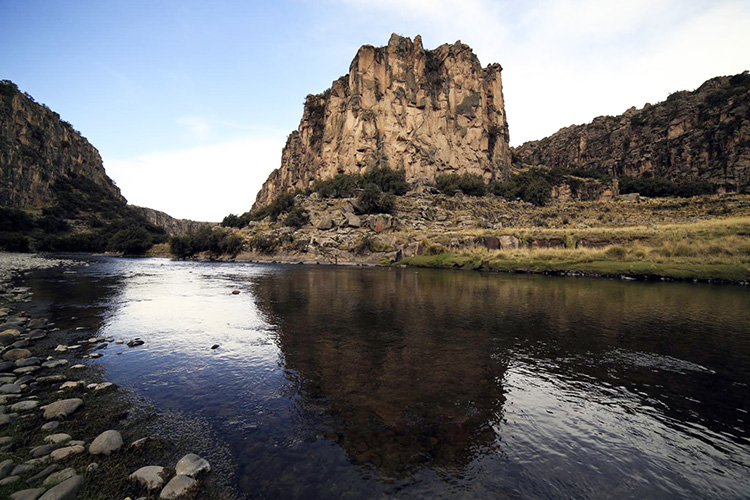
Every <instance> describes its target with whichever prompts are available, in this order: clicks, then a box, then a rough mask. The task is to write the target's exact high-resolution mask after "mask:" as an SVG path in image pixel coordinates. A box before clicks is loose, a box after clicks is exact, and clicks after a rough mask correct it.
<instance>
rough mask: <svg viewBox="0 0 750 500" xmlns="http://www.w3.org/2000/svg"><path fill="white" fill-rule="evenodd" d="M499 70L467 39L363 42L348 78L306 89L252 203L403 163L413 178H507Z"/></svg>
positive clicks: (426, 180)
mask: <svg viewBox="0 0 750 500" xmlns="http://www.w3.org/2000/svg"><path fill="white" fill-rule="evenodd" d="M501 71H502V68H501V67H500V65H499V64H492V65H489V66H487V67H486V68H482V66H481V65H480V63H479V59H477V57H476V56H475V55H474V53H473V52H472V50H471V48H469V47H468V46H467V45H464V44H462V43H461V42H456V43H455V44H453V45H449V44H445V45H441V46H440V47H438V48H436V49H434V50H425V49H424V48H423V47H422V39H421V37H419V36H417V37H416V38H415V39H414V41H412V40H411V39H409V38H405V37H401V36H398V35H395V34H394V35H392V36H391V39H390V40H389V42H388V45H387V46H386V47H377V48H376V47H372V46H370V45H365V46H363V47H362V48H360V49H359V52H358V53H357V55H356V57H355V58H354V60H353V61H352V63H351V65H350V67H349V74H348V75H347V76H343V77H341V78H339V79H338V80H336V81H335V82H333V85H332V87H331V88H330V89H328V90H326V91H325V92H323V93H322V94H318V95H308V96H307V99H306V101H305V109H304V113H303V116H302V120H301V122H300V125H299V128H298V129H297V130H296V131H294V132H292V133H291V134H290V135H289V138H288V139H287V143H286V146H285V147H284V150H283V152H282V159H281V167H280V168H278V169H277V170H274V171H273V172H272V173H271V175H270V176H269V178H268V180H267V181H266V182H265V183H264V185H263V188H262V189H261V191H260V192H259V193H258V197H257V200H256V202H255V207H256V208H257V207H260V206H263V205H266V204H268V203H269V202H270V201H271V200H273V198H274V197H276V196H277V195H278V194H279V193H281V192H284V191H288V190H292V189H304V188H307V187H309V186H311V185H312V183H313V182H314V181H315V180H316V179H326V178H330V177H333V176H335V175H336V174H338V173H349V174H359V173H363V172H364V171H366V169H367V168H368V167H371V166H382V165H388V166H390V167H391V168H394V169H401V168H403V169H404V170H405V172H406V180H407V181H408V182H410V183H416V184H422V183H431V182H433V181H434V179H435V176H436V175H438V174H440V173H459V174H462V173H474V174H478V175H481V176H482V177H483V178H484V179H485V180H487V181H489V180H492V179H495V178H500V177H503V176H504V175H506V174H507V172H508V171H509V168H510V150H509V146H508V123H507V120H506V117H505V107H504V103H503V93H502V82H501V78H500V72H501Z"/></svg>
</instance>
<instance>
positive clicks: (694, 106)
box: [513, 73, 750, 193]
mask: <svg viewBox="0 0 750 500" xmlns="http://www.w3.org/2000/svg"><path fill="white" fill-rule="evenodd" d="M513 154H514V160H515V161H516V162H518V163H521V164H526V165H546V166H548V167H562V168H567V167H584V168H593V169H596V170H599V171H601V172H605V173H608V174H611V175H612V176H613V177H615V178H618V177H621V176H631V177H639V176H641V175H643V174H645V173H647V172H650V173H653V174H656V175H658V176H662V177H666V178H669V179H671V180H674V181H684V180H705V181H709V182H711V183H712V184H713V185H714V186H715V188H716V190H717V191H718V192H740V193H747V192H750V74H748V73H743V74H739V75H734V76H731V77H727V76H723V77H717V78H712V79H711V80H708V81H707V82H705V83H704V84H703V85H701V86H700V87H699V88H698V90H696V91H694V92H686V91H683V92H675V93H674V94H672V95H670V96H669V98H668V99H667V100H666V101H664V102H662V103H659V104H655V105H648V104H647V105H646V106H644V107H643V109H640V110H637V109H635V108H631V109H629V110H628V111H626V112H625V113H624V114H622V115H620V116H600V117H598V118H595V119H594V121H592V122H591V123H589V124H587V125H574V126H571V127H566V128H564V129H561V130H559V131H558V132H556V133H555V134H553V135H551V136H549V137H547V138H545V139H542V140H540V141H532V142H527V143H525V144H523V145H521V146H519V147H517V148H515V149H514V150H513Z"/></svg>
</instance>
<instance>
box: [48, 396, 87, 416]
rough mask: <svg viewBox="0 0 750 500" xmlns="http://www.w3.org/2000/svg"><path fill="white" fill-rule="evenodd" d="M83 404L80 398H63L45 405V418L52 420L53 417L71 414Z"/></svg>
mask: <svg viewBox="0 0 750 500" xmlns="http://www.w3.org/2000/svg"><path fill="white" fill-rule="evenodd" d="M82 404H83V400H82V399H79V398H71V399H61V400H59V401H55V402H54V403H50V404H48V405H47V406H43V407H42V408H43V409H44V418H45V419H47V420H51V419H53V418H65V417H68V416H70V415H71V414H72V413H73V412H74V411H76V410H77V409H78V408H79V407H80V406H81V405H82Z"/></svg>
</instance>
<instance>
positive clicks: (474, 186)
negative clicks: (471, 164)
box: [435, 174, 487, 196]
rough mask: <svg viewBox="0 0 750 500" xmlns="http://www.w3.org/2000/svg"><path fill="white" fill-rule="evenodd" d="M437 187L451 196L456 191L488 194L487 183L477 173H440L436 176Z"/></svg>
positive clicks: (479, 194)
mask: <svg viewBox="0 0 750 500" xmlns="http://www.w3.org/2000/svg"><path fill="white" fill-rule="evenodd" d="M435 187H437V189H438V191H440V192H441V193H443V194H447V195H449V196H453V195H454V194H456V191H461V192H462V193H463V194H465V195H468V196H484V195H485V194H487V185H486V184H485V183H484V179H482V176H480V175H477V174H461V175H459V174H440V175H438V176H437V177H436V178H435Z"/></svg>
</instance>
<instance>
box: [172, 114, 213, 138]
mask: <svg viewBox="0 0 750 500" xmlns="http://www.w3.org/2000/svg"><path fill="white" fill-rule="evenodd" d="M175 123H177V125H180V126H182V127H185V129H186V130H187V131H188V133H189V134H190V135H191V136H192V137H194V138H196V139H203V138H205V137H208V134H209V132H210V131H211V126H210V125H209V123H208V120H206V119H205V118H202V117H200V116H180V117H179V118H177V119H176V120H175Z"/></svg>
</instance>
